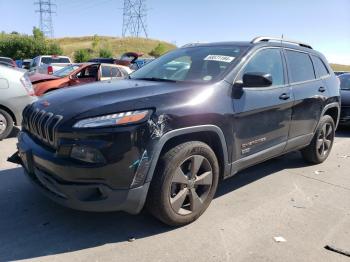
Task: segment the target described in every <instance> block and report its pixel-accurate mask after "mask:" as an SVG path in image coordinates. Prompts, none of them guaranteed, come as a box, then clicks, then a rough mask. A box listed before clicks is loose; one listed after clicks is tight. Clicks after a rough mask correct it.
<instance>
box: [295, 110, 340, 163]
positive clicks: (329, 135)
mask: <svg viewBox="0 0 350 262" xmlns="http://www.w3.org/2000/svg"><path fill="white" fill-rule="evenodd" d="M334 136H335V124H334V121H333V118H332V117H330V116H328V115H325V116H323V117H322V119H321V120H320V123H319V126H318V128H317V130H316V133H315V136H314V138H313V139H312V141H311V143H310V145H308V146H307V147H306V148H304V149H303V150H301V153H302V155H303V157H304V159H305V160H306V161H308V162H310V163H313V164H320V163H322V162H323V161H325V160H326V159H327V157H328V156H329V153H330V152H331V149H332V147H333V142H334Z"/></svg>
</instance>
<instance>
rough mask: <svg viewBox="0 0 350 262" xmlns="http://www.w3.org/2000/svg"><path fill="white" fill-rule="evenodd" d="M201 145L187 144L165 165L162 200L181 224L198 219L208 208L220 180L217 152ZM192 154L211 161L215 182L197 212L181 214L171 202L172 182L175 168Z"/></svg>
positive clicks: (171, 215)
mask: <svg viewBox="0 0 350 262" xmlns="http://www.w3.org/2000/svg"><path fill="white" fill-rule="evenodd" d="M198 145H200V146H194V147H193V146H190V145H189V146H186V147H184V148H183V149H181V150H180V151H179V152H178V153H177V154H176V155H175V157H174V158H173V160H172V161H171V163H170V164H168V166H165V169H164V172H165V177H164V178H165V179H164V181H163V184H162V188H163V190H162V197H161V201H162V202H163V206H164V211H165V213H166V215H167V216H168V217H169V218H170V219H171V220H173V221H174V220H175V221H178V223H179V224H185V223H190V222H192V221H194V220H196V219H197V218H198V217H199V216H200V215H201V214H203V212H204V211H205V210H206V209H207V208H208V206H209V204H210V202H211V200H212V199H213V197H214V195H215V192H216V189H217V185H218V180H219V166H218V161H217V159H216V156H215V153H214V152H213V151H212V150H211V148H210V147H209V146H207V145H206V144H204V143H200V144H198ZM192 155H201V156H204V157H205V158H206V159H207V160H208V161H209V163H210V165H211V168H212V172H213V182H212V185H211V188H210V191H209V194H208V196H207V198H206V199H205V201H204V203H203V206H202V208H201V209H200V210H197V211H196V212H192V213H190V214H188V215H180V214H178V213H176V212H175V211H174V210H173V208H172V207H171V204H170V188H171V183H172V179H173V175H174V173H175V170H176V169H177V168H178V167H179V166H180V165H181V164H182V163H183V161H184V160H186V159H187V158H188V157H190V156H192Z"/></svg>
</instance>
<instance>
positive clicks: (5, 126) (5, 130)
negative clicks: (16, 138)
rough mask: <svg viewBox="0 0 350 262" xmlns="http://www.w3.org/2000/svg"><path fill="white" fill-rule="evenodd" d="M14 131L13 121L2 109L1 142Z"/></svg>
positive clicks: (0, 119)
mask: <svg viewBox="0 0 350 262" xmlns="http://www.w3.org/2000/svg"><path fill="white" fill-rule="evenodd" d="M12 129H13V119H12V117H11V116H10V115H9V113H7V112H6V111H5V110H3V109H0V140H2V139H4V138H6V137H8V136H9V135H10V133H11V131H12Z"/></svg>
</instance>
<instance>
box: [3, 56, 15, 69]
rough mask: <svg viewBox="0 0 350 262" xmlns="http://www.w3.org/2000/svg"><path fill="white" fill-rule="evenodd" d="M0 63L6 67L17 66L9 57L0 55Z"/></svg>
mask: <svg viewBox="0 0 350 262" xmlns="http://www.w3.org/2000/svg"><path fill="white" fill-rule="evenodd" d="M0 64H1V65H4V66H8V67H17V65H16V62H15V61H14V60H13V59H12V58H9V57H0Z"/></svg>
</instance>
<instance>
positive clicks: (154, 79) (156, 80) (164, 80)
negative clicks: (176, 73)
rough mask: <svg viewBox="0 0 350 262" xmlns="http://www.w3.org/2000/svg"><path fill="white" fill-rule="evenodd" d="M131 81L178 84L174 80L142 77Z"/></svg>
mask: <svg viewBox="0 0 350 262" xmlns="http://www.w3.org/2000/svg"><path fill="white" fill-rule="evenodd" d="M130 79H134V80H146V81H155V82H158V81H159V82H172V83H176V82H177V81H176V80H172V79H165V78H157V77H140V78H130Z"/></svg>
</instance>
